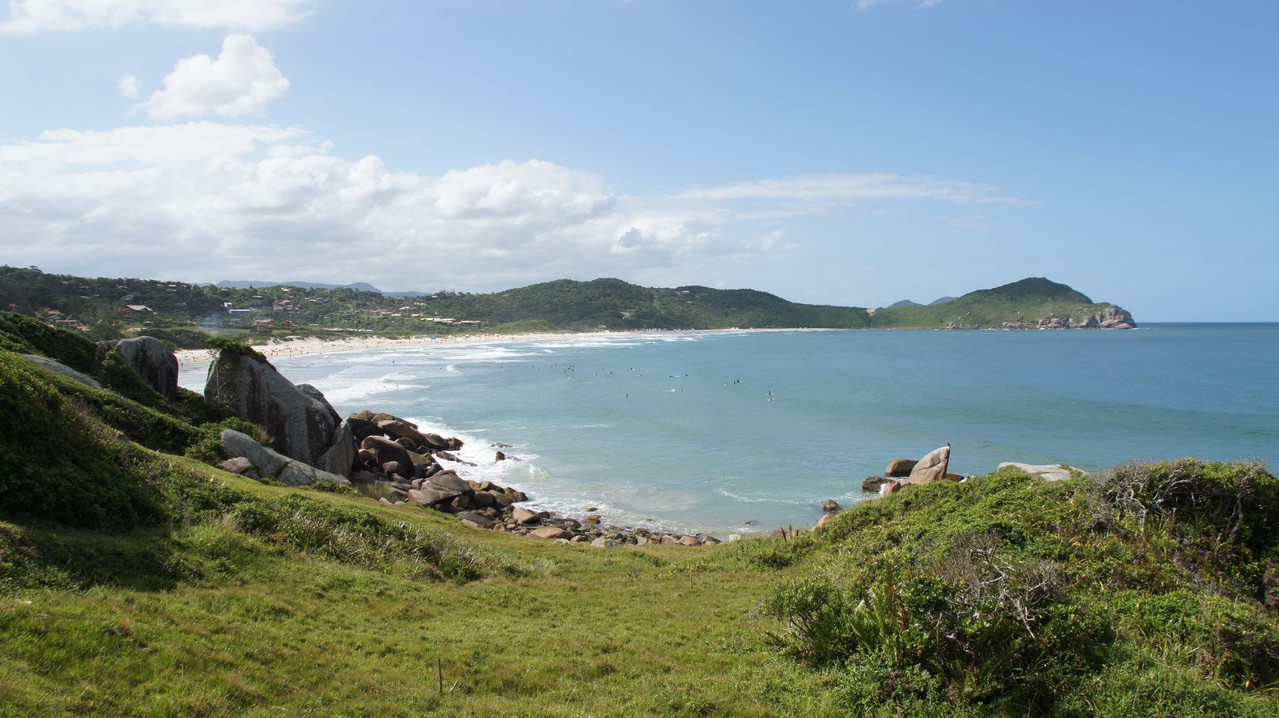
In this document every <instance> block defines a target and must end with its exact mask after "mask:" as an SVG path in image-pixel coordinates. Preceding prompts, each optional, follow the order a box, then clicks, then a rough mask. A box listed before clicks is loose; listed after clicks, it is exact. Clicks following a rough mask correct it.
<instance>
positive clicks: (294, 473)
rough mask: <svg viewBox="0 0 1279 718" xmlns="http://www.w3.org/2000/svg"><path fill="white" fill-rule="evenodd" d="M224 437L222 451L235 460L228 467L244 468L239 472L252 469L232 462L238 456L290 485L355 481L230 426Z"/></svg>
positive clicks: (261, 474)
mask: <svg viewBox="0 0 1279 718" xmlns="http://www.w3.org/2000/svg"><path fill="white" fill-rule="evenodd" d="M220 438H221V441H222V450H223V451H225V452H226V455H227V456H228V457H230V459H231V461H228V462H223V465H224V468H226V469H227V470H235V469H241V470H239V471H236V473H243V474H246V475H247V474H248V469H247V468H245V466H244V463H243V462H234V463H232V462H233V461H234V460H235V459H237V458H238V459H244V460H246V461H247V462H248V463H249V464H251V465H252V468H253V469H255V470H256V471H257V473H258V476H259V477H261V478H264V479H274V480H276V481H279V482H280V483H282V484H287V485H289V486H310V485H311V484H315V483H330V484H339V485H342V486H350V485H351V482H350V481H348V480H347V479H346V477H343V476H339V475H337V474H331V473H329V472H327V471H321V470H319V469H317V468H315V467H314V466H311V465H309V464H305V463H303V462H301V461H297V460H295V459H291V458H289V457H287V456H284V455H283V454H280V453H279V452H277V451H273V450H272V449H268V448H267V447H265V446H263V445H261V444H259V443H258V442H256V441H254V440H253V437H251V436H248V435H247V434H241V433H240V432H238V431H233V430H231V429H227V430H226V431H223V432H222V435H221V437H220Z"/></svg>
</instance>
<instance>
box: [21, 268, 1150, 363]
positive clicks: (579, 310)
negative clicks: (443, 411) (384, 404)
mask: <svg viewBox="0 0 1279 718" xmlns="http://www.w3.org/2000/svg"><path fill="white" fill-rule="evenodd" d="M0 309H7V310H9V311H13V312H17V313H19V314H23V315H26V316H31V317H35V318H37V319H39V320H41V321H43V322H45V323H46V324H50V325H53V326H59V327H62V328H66V329H71V330H73V331H76V332H79V333H81V334H83V335H85V336H87V337H89V338H91V339H114V338H119V337H122V336H130V335H135V334H137V333H139V332H143V331H144V332H145V333H146V334H148V335H150V336H154V337H157V338H159V339H162V340H164V341H166V342H167V343H169V344H171V345H173V346H175V347H180V348H198V347H203V346H204V343H205V341H206V340H207V338H208V336H210V335H214V334H253V335H257V336H258V337H260V338H263V339H265V338H269V337H281V338H283V337H292V336H316V337H334V336H341V335H343V334H349V333H352V332H360V333H375V334H379V335H384V336H415V335H417V336H420V335H448V334H468V333H478V332H487V333H504V334H516V333H528V332H579V331H600V330H606V331H628V330H646V329H733V328H737V329H765V328H766V329H790V328H822V329H1080V328H1084V329H1092V328H1105V329H1128V328H1132V327H1134V326H1136V323H1135V322H1134V321H1133V318H1132V315H1131V314H1129V313H1128V312H1127V311H1125V310H1124V309H1123V308H1121V307H1119V306H1116V305H1113V304H1109V303H1105V302H1094V301H1093V300H1092V299H1090V298H1089V297H1087V296H1086V295H1084V294H1082V293H1080V292H1077V291H1075V290H1074V289H1072V288H1070V287H1069V286H1066V285H1065V284H1059V283H1057V282H1053V281H1050V280H1048V279H1045V278H1042V277H1034V278H1028V279H1023V280H1020V281H1017V282H1013V283H1011V284H1005V285H1003V286H1000V287H995V288H994V289H983V290H979V291H975V292H970V293H968V294H965V295H963V296H961V297H958V298H950V297H943V298H941V299H939V300H937V301H934V302H933V303H931V304H929V305H919V304H916V303H914V302H898V303H896V304H894V305H892V306H889V307H883V308H876V309H866V308H860V307H841V306H831V305H817V304H800V303H796V302H791V301H787V300H785V299H783V298H781V297H778V296H776V295H773V294H769V293H767V292H761V291H757V290H753V289H712V288H710V287H704V286H696V285H690V286H682V287H675V288H651V287H640V286H637V285H634V284H630V283H627V282H624V281H622V280H620V279H595V280H591V281H575V280H568V279H561V280H556V281H551V282H544V283H540V284H534V285H530V286H527V287H521V288H518V289H509V290H506V291H501V292H494V293H489V294H479V293H468V292H453V291H438V292H435V293H431V294H422V293H417V292H397V293H383V292H381V291H379V290H378V289H376V288H375V287H373V286H372V285H370V284H364V283H358V284H352V285H345V286H334V285H320V284H315V283H306V282H294V283H275V282H248V281H226V282H221V283H219V284H217V285H210V284H205V285H200V284H188V283H185V282H164V281H157V280H147V279H105V278H97V279H90V278H85V277H75V276H69V275H58V274H48V273H45V272H42V271H41V270H39V269H38V268H35V267H28V268H14V267H0Z"/></svg>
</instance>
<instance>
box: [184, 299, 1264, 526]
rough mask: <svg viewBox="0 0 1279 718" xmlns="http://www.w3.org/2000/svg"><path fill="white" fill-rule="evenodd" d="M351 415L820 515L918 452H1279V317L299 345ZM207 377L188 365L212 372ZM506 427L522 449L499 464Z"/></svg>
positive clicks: (968, 457)
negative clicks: (1051, 328)
mask: <svg viewBox="0 0 1279 718" xmlns="http://www.w3.org/2000/svg"><path fill="white" fill-rule="evenodd" d="M275 364H276V366H277V367H279V369H280V370H281V371H282V372H284V373H285V375H287V376H288V377H289V378H290V379H292V380H293V381H295V382H298V383H302V382H307V383H311V384H314V385H316V386H317V387H319V388H320V389H321V390H322V391H324V392H325V394H326V396H328V397H329V399H330V401H331V402H332V403H333V404H334V406H335V407H336V408H337V409H338V411H339V412H342V413H343V414H345V413H347V412H351V411H358V410H360V409H366V408H367V409H374V410H380V411H387V412H390V413H392V414H397V415H400V416H404V417H406V418H411V419H413V420H415V421H418V422H419V423H420V424H423V425H424V426H426V427H429V428H431V429H433V430H436V431H439V432H440V433H450V434H455V435H458V436H460V437H462V438H463V439H466V440H467V441H468V444H467V446H466V448H465V450H464V452H463V453H464V458H469V459H470V460H472V461H474V462H475V463H477V464H479V466H477V467H474V468H471V467H462V472H463V473H464V474H467V473H469V475H470V476H474V477H483V478H491V479H493V480H495V481H498V482H500V483H503V484H510V485H514V486H516V487H518V488H520V489H522V490H524V491H526V492H527V493H529V495H530V496H531V497H532V498H533V500H534V503H535V504H537V505H540V506H543V507H546V508H550V509H554V510H558V511H561V512H564V513H568V514H570V515H572V514H581V513H583V512H585V510H586V509H587V508H588V507H596V508H598V509H599V510H600V512H601V513H602V514H603V515H604V517H605V520H606V521H607V522H615V523H625V524H631V525H656V526H661V527H664V528H668V529H673V530H701V531H707V532H711V533H718V534H724V533H729V532H751V531H770V530H772V529H774V528H777V527H779V526H787V525H794V526H806V525H811V524H812V523H813V522H814V521H815V520H816V519H817V518H819V517H820V515H821V509H820V505H821V503H822V502H823V501H824V500H825V499H828V498H834V499H835V500H837V501H839V502H840V503H841V504H844V505H848V504H850V503H854V502H856V501H859V500H861V499H862V498H863V496H862V494H861V491H860V483H861V480H862V479H863V478H865V477H866V476H869V475H872V474H877V473H879V472H881V471H882V470H883V467H884V465H885V464H886V463H887V462H888V461H889V460H890V459H893V458H895V457H898V456H905V457H913V458H918V457H919V456H922V455H923V454H924V453H926V452H928V451H930V450H931V449H934V448H936V447H937V446H940V445H943V444H946V443H950V444H951V445H952V447H953V453H952V459H951V470H952V471H957V472H959V473H964V474H978V473H986V472H990V471H993V470H994V469H995V467H996V465H997V464H999V463H1000V462H1001V461H1023V462H1029V463H1068V464H1071V465H1073V466H1077V467H1080V468H1083V469H1086V470H1096V469H1100V468H1104V467H1106V466H1111V465H1115V464H1119V463H1123V462H1125V461H1130V460H1139V459H1170V458H1177V457H1181V456H1197V457H1200V458H1203V459H1237V458H1258V459H1261V460H1263V461H1265V462H1267V463H1268V464H1269V465H1270V466H1271V467H1272V468H1273V467H1275V466H1279V324H1265V325H1223V324H1218V325H1172V324H1168V325H1155V326H1151V327H1148V328H1142V329H1138V330H1135V331H1058V332H1034V331H839V332H764V333H669V332H662V333H652V334H640V335H634V334H624V335H615V336H608V337H605V338H598V337H592V338H585V337H580V338H571V337H570V338H564V339H556V340H552V341H515V342H504V343H491V344H484V345H469V346H463V345H448V344H441V345H433V346H428V347H421V348H413V349H398V350H380V351H371V352H363V353H344V354H332V355H325V356H304V357H294V358H284V359H278V360H276V361H275ZM199 379H200V377H194V378H192V377H184V384H185V385H188V386H190V385H191V384H192V383H194V384H195V385H196V386H197V387H198V384H199ZM495 444H505V445H509V448H503V450H504V451H505V452H506V453H507V454H509V455H511V456H513V457H517V458H518V459H519V460H518V461H508V462H503V463H495V462H494V459H493V456H494V451H495V447H494V445H495Z"/></svg>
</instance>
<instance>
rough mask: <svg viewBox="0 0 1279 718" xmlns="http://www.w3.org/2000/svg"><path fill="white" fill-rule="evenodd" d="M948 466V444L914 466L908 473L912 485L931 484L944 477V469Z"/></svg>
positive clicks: (934, 450)
mask: <svg viewBox="0 0 1279 718" xmlns="http://www.w3.org/2000/svg"><path fill="white" fill-rule="evenodd" d="M949 466H950V444H947V445H945V446H943V447H941V448H940V449H933V450H932V451H930V452H928V453H927V454H926V455H924V458H922V459H920V460H919V463H917V464H915V468H913V469H911V471H910V478H909V479H907V481H908V482H909V483H912V484H931V483H932V482H934V481H938V480H940V479H943V478H945V477H946V469H947V468H948V467H949Z"/></svg>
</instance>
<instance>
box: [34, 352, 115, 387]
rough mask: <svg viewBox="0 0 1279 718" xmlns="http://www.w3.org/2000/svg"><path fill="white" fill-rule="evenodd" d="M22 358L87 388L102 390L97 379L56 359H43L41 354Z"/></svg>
mask: <svg viewBox="0 0 1279 718" xmlns="http://www.w3.org/2000/svg"><path fill="white" fill-rule="evenodd" d="M22 357H23V358H24V359H29V360H30V361H31V362H32V363H33V364H38V365H39V366H41V367H44V368H45V369H47V370H49V371H51V372H54V373H55V374H61V375H62V376H65V377H68V378H70V379H74V380H76V381H78V382H80V383H81V384H84V385H85V386H91V387H93V388H94V389H101V388H102V385H101V384H99V383H98V380H97V379H94V378H93V377H91V376H88V375H87V374H81V373H80V372H78V371H76V370H75V369H72V368H71V367H69V366H67V365H65V364H63V363H61V362H59V361H57V360H55V359H50V358H49V357H42V356H40V355H39V354H23V355H22Z"/></svg>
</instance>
